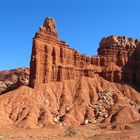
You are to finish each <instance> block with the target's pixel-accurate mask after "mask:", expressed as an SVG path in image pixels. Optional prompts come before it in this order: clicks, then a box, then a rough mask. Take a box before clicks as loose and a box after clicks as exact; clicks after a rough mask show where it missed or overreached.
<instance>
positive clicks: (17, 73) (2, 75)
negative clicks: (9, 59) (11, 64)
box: [0, 68, 29, 94]
mask: <svg viewBox="0 0 140 140" xmlns="http://www.w3.org/2000/svg"><path fill="white" fill-rule="evenodd" d="M28 84H29V68H18V69H13V70H5V71H1V72H0V94H1V93H4V92H8V91H10V90H13V89H16V88H18V87H19V86H22V85H28Z"/></svg>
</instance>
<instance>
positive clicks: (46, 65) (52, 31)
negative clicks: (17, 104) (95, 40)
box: [29, 18, 140, 87]
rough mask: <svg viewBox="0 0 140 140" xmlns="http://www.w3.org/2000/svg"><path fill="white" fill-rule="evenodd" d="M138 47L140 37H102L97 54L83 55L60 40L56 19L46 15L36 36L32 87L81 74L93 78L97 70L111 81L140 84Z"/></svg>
mask: <svg viewBox="0 0 140 140" xmlns="http://www.w3.org/2000/svg"><path fill="white" fill-rule="evenodd" d="M139 47H140V40H138V39H133V38H128V37H125V36H122V37H121V36H109V37H106V38H103V39H102V40H101V42H100V45H99V49H98V55H97V56H87V55H83V54H80V53H79V52H78V51H76V50H75V49H72V48H70V47H69V46H68V45H67V44H66V43H65V42H64V41H60V40H59V38H58V33H57V30H56V25H55V20H54V19H52V18H47V19H45V21H44V25H43V26H41V27H40V30H39V32H37V33H36V34H35V37H34V39H33V49H32V55H31V62H30V68H31V69H30V82H29V83H30V86H31V87H36V86H37V85H39V84H40V83H48V82H50V81H63V80H67V79H77V78H79V77H81V76H86V77H91V78H92V77H94V74H96V73H97V74H100V76H102V77H103V78H105V79H107V80H109V81H111V82H121V81H122V80H125V81H128V82H130V83H132V84H135V85H137V84H139V83H140V67H139V63H140V58H139V54H140V49H139ZM131 67H133V68H131Z"/></svg>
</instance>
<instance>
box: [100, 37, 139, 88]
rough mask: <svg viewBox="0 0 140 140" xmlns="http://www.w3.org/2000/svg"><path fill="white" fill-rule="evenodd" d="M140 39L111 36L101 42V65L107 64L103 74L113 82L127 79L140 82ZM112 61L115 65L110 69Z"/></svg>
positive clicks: (136, 82) (131, 81)
mask: <svg viewBox="0 0 140 140" xmlns="http://www.w3.org/2000/svg"><path fill="white" fill-rule="evenodd" d="M139 48H140V40H138V39H133V38H128V37H125V36H124V37H121V36H109V37H107V38H103V39H102V40H101V42H100V47H99V49H98V55H99V56H100V59H101V66H105V68H104V71H103V72H102V73H101V75H102V76H103V77H104V78H105V79H107V80H110V81H112V82H116V81H117V82H118V81H120V80H125V81H127V82H130V83H132V84H134V85H136V84H137V85H138V84H140V67H139V63H140V59H139V55H140V49H139ZM110 63H111V64H112V65H114V67H112V69H110Z"/></svg>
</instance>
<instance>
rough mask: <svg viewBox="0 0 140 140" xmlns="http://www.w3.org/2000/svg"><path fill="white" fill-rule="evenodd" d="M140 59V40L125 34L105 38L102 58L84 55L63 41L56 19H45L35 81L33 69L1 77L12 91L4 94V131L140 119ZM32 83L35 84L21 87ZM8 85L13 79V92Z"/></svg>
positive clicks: (0, 122) (37, 41)
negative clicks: (16, 128)
mask: <svg viewBox="0 0 140 140" xmlns="http://www.w3.org/2000/svg"><path fill="white" fill-rule="evenodd" d="M139 56H140V41H139V40H137V39H132V38H127V37H120V36H109V37H106V38H103V39H102V40H101V42H100V46H99V49H98V55H97V56H91V57H89V56H87V55H82V54H80V53H79V52H78V51H76V50H74V49H72V48H70V47H69V46H68V45H67V44H66V43H65V42H64V41H60V40H59V39H58V33H57V30H56V25H55V20H54V19H52V18H47V19H45V21H44V24H43V26H41V27H40V30H39V32H37V33H36V34H35V37H34V39H33V48H32V55H31V61H30V78H29V77H28V76H29V69H18V70H13V71H4V72H1V73H0V78H1V79H0V80H1V83H0V85H1V87H2V88H1V89H4V92H5V91H9V87H12V88H11V89H12V91H10V92H8V93H5V94H3V95H0V108H1V109H0V127H8V126H13V125H14V126H18V127H26V128H37V127H46V126H48V125H50V124H51V125H52V124H53V125H54V124H56V125H60V126H68V125H81V124H88V123H92V124H95V125H102V123H104V124H105V125H108V124H119V125H120V124H127V123H131V122H135V121H138V120H140V94H139V92H138V89H137V88H136V87H134V85H137V84H139V83H140V66H139V64H140V57H139ZM28 79H29V85H30V86H29V87H28V86H21V85H28ZM6 81H10V82H11V81H12V84H10V86H9V87H8V88H7V85H5V82H6ZM128 82H129V84H128ZM11 85H12V86H11ZM13 85H15V86H16V88H17V87H19V88H17V89H15V88H13ZM31 87H32V88H31ZM5 89H6V90H5ZM7 89H8V90H7ZM13 89H15V90H13Z"/></svg>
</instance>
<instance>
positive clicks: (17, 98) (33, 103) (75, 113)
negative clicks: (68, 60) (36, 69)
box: [0, 75, 140, 128]
mask: <svg viewBox="0 0 140 140" xmlns="http://www.w3.org/2000/svg"><path fill="white" fill-rule="evenodd" d="M0 108H1V110H0V126H1V127H5V126H11V125H15V126H18V127H29V128H36V127H45V126H47V125H49V124H58V125H80V124H84V122H85V123H86V124H87V123H93V124H98V123H103V122H105V123H106V124H110V123H117V124H125V123H130V122H133V121H136V120H139V119H140V114H139V110H140V94H139V93H138V92H137V91H135V90H134V89H133V88H131V87H129V86H128V85H121V84H116V85H115V84H114V83H111V82H109V81H106V80H104V79H103V78H101V77H100V76H98V75H96V76H95V77H94V78H89V77H85V76H83V77H81V78H79V79H77V80H64V81H63V82H49V83H47V84H40V85H39V86H38V88H36V89H32V88H29V87H26V86H22V87H20V88H18V89H16V90H14V91H11V92H9V93H6V94H4V95H1V96H0Z"/></svg>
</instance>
